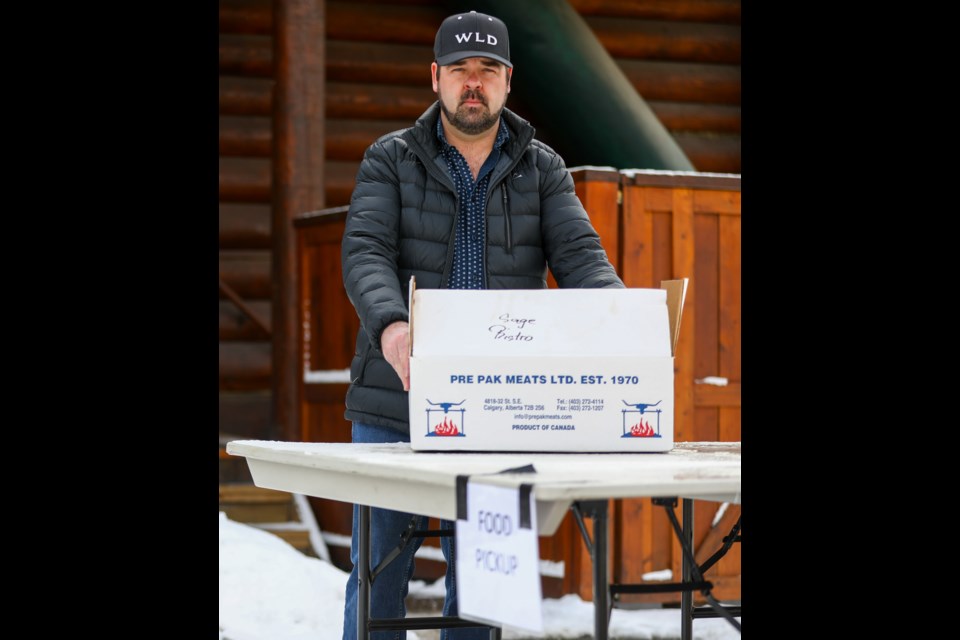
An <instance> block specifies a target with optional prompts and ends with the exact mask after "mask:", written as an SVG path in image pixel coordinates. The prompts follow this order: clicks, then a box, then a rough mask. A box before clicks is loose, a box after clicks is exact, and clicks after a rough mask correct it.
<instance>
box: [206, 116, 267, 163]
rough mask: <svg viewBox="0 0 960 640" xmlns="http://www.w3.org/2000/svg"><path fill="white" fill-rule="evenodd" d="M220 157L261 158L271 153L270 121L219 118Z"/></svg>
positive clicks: (229, 117) (250, 117)
mask: <svg viewBox="0 0 960 640" xmlns="http://www.w3.org/2000/svg"><path fill="white" fill-rule="evenodd" d="M219 140H220V155H221V156H262V157H269V156H270V154H271V153H272V152H273V147H272V143H273V131H272V127H271V121H270V118H268V117H263V116H220V136H219Z"/></svg>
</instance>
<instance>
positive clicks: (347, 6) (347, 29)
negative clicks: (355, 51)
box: [327, 0, 451, 61]
mask: <svg viewBox="0 0 960 640" xmlns="http://www.w3.org/2000/svg"><path fill="white" fill-rule="evenodd" d="M450 13H451V12H450V11H449V10H448V9H447V8H446V7H445V6H444V5H443V3H441V2H437V3H435V4H433V5H423V6H417V5H389V4H381V5H377V6H376V8H373V7H371V6H369V5H365V4H363V3H355V2H337V1H334V0H327V39H328V40H360V41H364V42H393V43H398V44H419V45H427V46H430V47H433V39H434V37H435V36H436V35H437V27H439V26H440V23H441V22H443V19H444V18H446V17H447V16H448V15H449V14H450ZM431 61H432V57H431Z"/></svg>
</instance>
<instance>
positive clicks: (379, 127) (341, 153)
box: [326, 120, 413, 162]
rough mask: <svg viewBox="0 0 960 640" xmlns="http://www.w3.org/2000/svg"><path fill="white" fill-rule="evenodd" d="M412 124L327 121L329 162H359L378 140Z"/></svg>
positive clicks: (406, 122)
mask: <svg viewBox="0 0 960 640" xmlns="http://www.w3.org/2000/svg"><path fill="white" fill-rule="evenodd" d="M411 124H413V121H412V120H327V140H326V154H327V160H347V161H355V162H359V161H360V160H362V159H363V152H364V151H365V150H366V148H367V147H369V146H370V144H371V143H372V142H373V141H375V140H376V139H377V138H379V137H380V136H382V135H384V134H385V133H390V132H391V131H396V130H397V129H400V128H403V127H409V126H410V125H411Z"/></svg>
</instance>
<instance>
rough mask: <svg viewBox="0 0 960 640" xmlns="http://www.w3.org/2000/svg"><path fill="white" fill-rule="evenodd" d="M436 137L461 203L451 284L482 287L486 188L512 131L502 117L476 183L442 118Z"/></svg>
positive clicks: (474, 287) (453, 287) (438, 121)
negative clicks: (444, 126)
mask: <svg viewBox="0 0 960 640" xmlns="http://www.w3.org/2000/svg"><path fill="white" fill-rule="evenodd" d="M437 138H438V139H439V140H440V153H441V154H442V155H443V159H444V160H446V161H447V169H448V170H449V171H450V175H451V176H452V177H453V184H454V186H455V187H456V189H457V196H458V198H459V202H460V211H459V212H458V213H459V215H458V216H457V228H456V230H455V233H456V239H455V240H454V249H453V268H452V269H451V271H450V285H449V286H450V288H451V289H483V288H485V287H486V282H484V268H483V262H484V261H483V256H484V247H485V245H486V223H485V221H486V217H487V216H486V208H487V207H486V198H487V187H488V185H489V184H490V174H491V172H492V171H493V168H494V167H495V166H497V161H498V160H499V159H500V147H502V146H503V143H504V142H506V141H507V140H508V139H509V138H510V132H509V130H508V129H507V125H506V124H504V122H503V118H501V119H500V128H499V130H498V131H497V139H496V141H495V142H494V143H493V150H492V151H491V152H490V155H489V156H487V159H486V161H484V163H483V166H482V167H480V171H479V173H477V180H476V182H474V180H473V174H471V173H470V167H469V165H467V161H466V159H464V157H463V156H462V155H461V154H460V152H459V151H457V149H456V147H454V146H453V145H451V144H450V143H448V142H447V138H446V136H444V135H443V125H442V123H441V121H440V119H439V118H438V119H437Z"/></svg>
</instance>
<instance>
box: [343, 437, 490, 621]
mask: <svg viewBox="0 0 960 640" xmlns="http://www.w3.org/2000/svg"><path fill="white" fill-rule="evenodd" d="M409 441H410V438H409V436H407V435H404V434H402V433H399V432H397V431H394V430H392V429H388V428H386V427H378V426H375V425H370V424H364V423H362V422H354V423H353V442H362V443H386V442H409ZM359 512H360V508H359V507H358V506H357V505H354V506H353V540H352V543H351V545H350V561H351V562H352V563H353V569H352V570H351V571H350V577H349V578H347V592H346V604H345V606H344V611H343V640H358V639H357V590H358V587H357V564H358V558H359V551H358V549H357V537H358V531H357V529H358V523H359V520H360V516H359ZM413 517H414V515H413V514H410V513H402V512H400V511H391V510H389V509H377V508H371V509H370V538H371V542H370V563H371V568H376V567H377V566H378V565H379V564H380V562H381V561H382V560H383V558H384V557H385V556H386V555H387V554H389V553H390V552H391V551H392V550H394V549H395V548H396V547H397V546H398V545H399V543H400V536H401V534H403V532H404V531H405V530H406V528H407V525H409V524H410V520H411V519H412V518H413ZM416 518H417V524H416V528H417V529H427V528H428V519H427V517H426V516H416ZM440 527H441V529H453V528H454V523H452V522H450V521H449V520H441V521H440ZM422 542H423V538H410V542H409V543H408V544H407V545H406V546H405V547H404V548H403V551H402V552H401V553H400V555H399V556H397V557H396V558H394V560H393V561H392V562H391V563H390V564H389V565H387V567H386V568H385V569H384V570H383V571H382V572H381V573H379V574H378V575H377V577H376V579H375V580H374V581H373V586H372V588H371V590H370V591H371V592H370V615H371V617H373V618H403V617H405V616H406V613H407V609H406V606H405V605H404V600H405V598H406V597H407V592H408V586H409V582H410V578H411V576H413V569H414V554H415V553H416V552H417V549H419V548H420V544H421V543H422ZM453 544H454V543H453V537H452V536H450V537H442V538H440V548H441V550H442V551H443V557H444V558H445V559H446V561H447V574H446V577H445V578H444V585H445V586H446V590H447V593H446V598H445V599H444V603H443V615H445V616H455V615H457V580H456V567H455V562H454V555H453ZM490 630H491V628H490V627H472V628H456V629H442V630H441V632H440V640H489V638H490ZM370 637H371V638H373V640H406V637H407V632H406V631H377V632H375V633H372V634H370Z"/></svg>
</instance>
